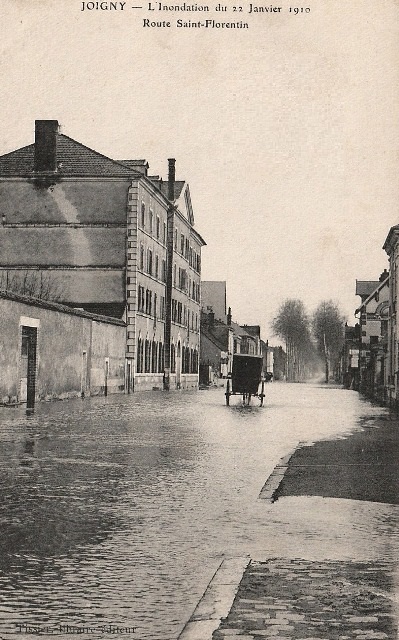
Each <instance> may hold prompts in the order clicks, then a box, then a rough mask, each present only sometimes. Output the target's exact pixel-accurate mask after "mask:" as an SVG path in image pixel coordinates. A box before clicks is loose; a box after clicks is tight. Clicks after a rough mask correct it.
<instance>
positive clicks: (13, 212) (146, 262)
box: [0, 120, 205, 392]
mask: <svg viewBox="0 0 399 640" xmlns="http://www.w3.org/2000/svg"><path fill="white" fill-rule="evenodd" d="M0 203H1V209H2V225H1V227H0V243H1V246H2V252H1V255H0V289H3V290H7V291H10V290H11V291H18V292H20V293H29V295H33V296H34V297H43V295H44V294H46V297H48V298H52V299H56V300H57V301H59V302H61V303H62V304H65V305H69V306H72V307H75V308H80V309H84V310H86V311H89V312H95V313H100V314H104V315H108V316H110V317H116V318H119V319H122V320H124V321H125V322H126V340H125V391H127V392H130V391H133V390H134V389H152V388H154V387H156V388H166V389H169V388H181V387H189V386H197V384H198V361H199V332H200V270H201V248H202V246H204V244H205V242H204V241H203V239H202V238H201V236H200V235H199V234H198V233H197V232H196V230H195V229H194V215H193V210H192V204H191V197H190V191H189V187H188V185H187V184H186V183H185V182H182V181H179V182H178V181H176V180H175V162H174V160H171V161H169V173H168V179H167V181H165V182H163V181H162V179H160V178H159V177H158V176H155V177H151V176H149V175H148V164H147V163H146V161H144V160H121V161H115V160H112V159H110V158H108V157H106V156H104V155H102V154H100V153H98V152H96V151H93V150H92V149H89V148H88V147H85V146H84V145H82V144H81V143H79V142H77V141H75V140H73V139H72V138H69V137H68V136H65V135H63V134H61V133H60V132H59V126H58V122H57V121H54V120H44V121H36V124H35V142H34V144H31V145H28V146H27V147H23V148H22V149H18V150H16V151H14V152H11V153H9V154H6V155H4V156H1V157H0Z"/></svg>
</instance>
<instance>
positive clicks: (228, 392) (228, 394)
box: [224, 380, 230, 406]
mask: <svg viewBox="0 0 399 640" xmlns="http://www.w3.org/2000/svg"><path fill="white" fill-rule="evenodd" d="M224 395H225V396H226V406H229V405H230V380H227V384H226V393H225V394H224Z"/></svg>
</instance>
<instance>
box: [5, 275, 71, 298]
mask: <svg viewBox="0 0 399 640" xmlns="http://www.w3.org/2000/svg"><path fill="white" fill-rule="evenodd" d="M0 290H1V291H6V292H8V293H19V294H20V295H23V296H29V297H30V298H39V299H40V300H50V301H52V302H60V301H61V300H62V297H63V286H62V284H61V283H60V281H59V279H58V278H57V276H55V275H54V274H53V273H51V272H50V271H46V270H42V269H35V270H33V269H32V270H30V269H24V270H21V271H19V270H8V269H6V270H0Z"/></svg>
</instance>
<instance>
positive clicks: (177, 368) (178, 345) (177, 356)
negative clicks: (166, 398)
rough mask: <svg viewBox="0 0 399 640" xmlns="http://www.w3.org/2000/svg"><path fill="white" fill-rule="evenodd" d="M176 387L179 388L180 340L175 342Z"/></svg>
mask: <svg viewBox="0 0 399 640" xmlns="http://www.w3.org/2000/svg"><path fill="white" fill-rule="evenodd" d="M176 387H177V388H178V389H180V387H181V346H180V341H179V342H178V343H177V354H176Z"/></svg>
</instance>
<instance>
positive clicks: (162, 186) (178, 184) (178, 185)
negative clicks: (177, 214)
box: [157, 180, 186, 200]
mask: <svg viewBox="0 0 399 640" xmlns="http://www.w3.org/2000/svg"><path fill="white" fill-rule="evenodd" d="M185 184H186V183H185V182H184V180H176V181H175V192H174V196H175V197H174V198H173V199H174V200H177V199H178V198H180V196H181V192H182V191H183V189H184V185H185ZM157 187H158V189H159V190H160V191H161V192H162V193H163V195H164V196H165V197H166V198H167V197H168V189H169V183H168V182H167V181H166V182H163V181H162V180H160V181H159V184H158V185H157Z"/></svg>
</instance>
